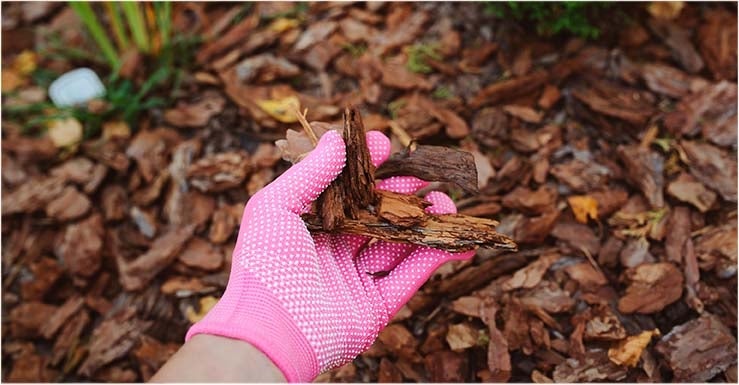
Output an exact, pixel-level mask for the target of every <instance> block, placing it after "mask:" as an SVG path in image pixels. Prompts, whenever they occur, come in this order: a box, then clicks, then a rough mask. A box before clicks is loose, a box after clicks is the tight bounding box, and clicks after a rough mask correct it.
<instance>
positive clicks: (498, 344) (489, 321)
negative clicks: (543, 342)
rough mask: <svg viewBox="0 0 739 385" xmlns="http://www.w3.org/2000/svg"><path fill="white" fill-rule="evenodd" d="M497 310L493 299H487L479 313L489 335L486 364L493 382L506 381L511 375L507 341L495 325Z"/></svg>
mask: <svg viewBox="0 0 739 385" xmlns="http://www.w3.org/2000/svg"><path fill="white" fill-rule="evenodd" d="M497 312H498V308H497V305H496V304H495V303H494V302H493V301H487V302H486V304H485V305H484V306H483V307H482V308H481V311H480V314H481V316H482V320H483V322H484V323H485V324H486V325H487V326H488V335H489V337H490V342H489V344H488V357H487V364H488V369H489V370H490V374H491V376H492V378H491V380H492V381H493V382H506V381H508V380H509V379H510V377H511V369H512V368H511V356H510V354H509V353H508V341H507V340H506V338H505V336H503V333H501V331H500V330H498V328H497V326H496V325H495V317H496V313H497Z"/></svg>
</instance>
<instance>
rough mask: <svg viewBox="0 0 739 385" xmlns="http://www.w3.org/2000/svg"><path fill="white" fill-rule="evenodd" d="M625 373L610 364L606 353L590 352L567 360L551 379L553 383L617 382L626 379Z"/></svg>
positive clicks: (601, 351) (560, 365)
mask: <svg viewBox="0 0 739 385" xmlns="http://www.w3.org/2000/svg"><path fill="white" fill-rule="evenodd" d="M627 372H628V371H627V369H626V368H623V367H621V366H618V365H616V364H614V363H613V362H611V360H609V359H608V354H607V353H606V351H604V350H591V351H588V352H587V353H586V354H585V356H584V357H582V358H580V359H576V358H569V359H567V360H566V361H565V362H563V363H561V364H559V365H557V367H556V368H555V369H554V372H553V373H552V378H553V379H554V381H555V382H595V381H602V380H606V381H619V380H623V379H624V378H626V375H627Z"/></svg>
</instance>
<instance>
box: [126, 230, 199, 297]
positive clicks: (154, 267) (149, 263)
mask: <svg viewBox="0 0 739 385" xmlns="http://www.w3.org/2000/svg"><path fill="white" fill-rule="evenodd" d="M194 230H195V226H194V225H189V226H185V227H180V228H174V229H170V230H169V231H167V232H166V233H164V234H162V235H161V236H159V237H158V238H157V239H156V240H154V242H153V243H152V244H151V248H149V251H147V252H146V253H144V254H143V255H141V256H139V257H138V258H136V259H135V260H134V261H132V262H128V261H125V260H124V259H123V258H122V257H118V258H116V262H117V263H118V270H119V272H120V282H121V285H122V286H123V288H124V289H126V290H129V291H134V290H139V289H142V288H143V287H144V286H146V285H147V284H148V283H149V282H150V281H151V280H152V279H154V277H155V276H156V275H157V274H159V272H160V271H162V270H163V269H164V268H166V267H167V266H169V264H170V263H172V261H174V260H175V259H176V258H177V256H178V253H179V252H180V250H182V247H183V246H184V245H185V243H186V242H187V240H189V239H190V237H191V236H192V234H193V232H194Z"/></svg>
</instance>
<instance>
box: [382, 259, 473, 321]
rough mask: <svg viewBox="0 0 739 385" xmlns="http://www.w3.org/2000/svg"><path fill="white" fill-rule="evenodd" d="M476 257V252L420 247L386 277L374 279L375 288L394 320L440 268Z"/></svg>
mask: <svg viewBox="0 0 739 385" xmlns="http://www.w3.org/2000/svg"><path fill="white" fill-rule="evenodd" d="M474 255H475V251H474V250H471V251H465V252H462V253H449V252H447V251H442V250H437V249H432V248H430V247H419V248H417V249H415V250H414V251H413V252H411V254H410V255H408V257H406V258H405V259H403V260H402V261H401V262H400V263H399V264H398V266H397V267H396V268H394V269H393V270H391V271H390V273H389V274H388V275H387V276H385V277H379V278H375V286H376V287H377V289H378V291H379V292H380V295H381V296H382V297H383V298H384V299H385V305H386V306H387V309H388V313H389V314H390V316H391V317H392V316H393V315H394V314H395V313H397V312H398V310H399V309H400V308H401V307H402V306H403V305H404V304H405V303H406V302H408V300H409V299H410V298H411V297H412V296H413V294H415V293H416V291H418V289H419V288H420V287H421V286H422V285H423V284H424V282H426V280H428V278H429V277H430V276H431V274H433V273H434V271H436V269H437V268H439V266H441V265H442V264H444V263H445V262H448V261H452V260H466V259H469V258H472V256H474Z"/></svg>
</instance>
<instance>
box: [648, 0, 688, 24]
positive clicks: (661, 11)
mask: <svg viewBox="0 0 739 385" xmlns="http://www.w3.org/2000/svg"><path fill="white" fill-rule="evenodd" d="M683 7H685V2H684V1H653V2H651V3H649V6H648V7H647V11H649V14H650V15H652V16H654V17H655V18H657V19H663V20H672V19H674V18H676V17H678V16H679V15H680V11H682V10H683Z"/></svg>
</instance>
